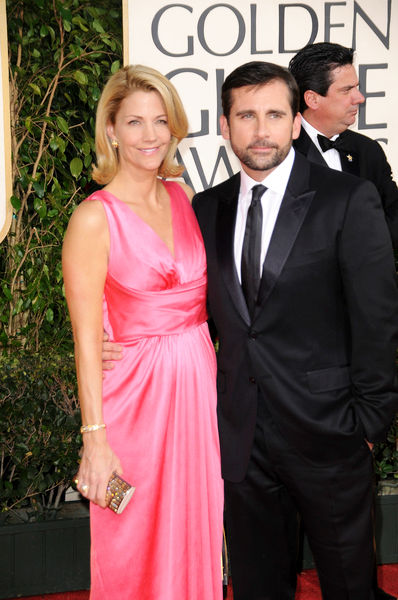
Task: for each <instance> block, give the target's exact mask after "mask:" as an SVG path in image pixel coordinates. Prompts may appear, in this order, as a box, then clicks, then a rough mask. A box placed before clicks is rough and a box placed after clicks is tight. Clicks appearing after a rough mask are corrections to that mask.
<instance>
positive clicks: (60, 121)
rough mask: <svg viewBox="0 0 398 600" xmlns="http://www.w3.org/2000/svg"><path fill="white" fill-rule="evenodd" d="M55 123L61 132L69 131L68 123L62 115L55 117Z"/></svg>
mask: <svg viewBox="0 0 398 600" xmlns="http://www.w3.org/2000/svg"><path fill="white" fill-rule="evenodd" d="M57 125H58V127H59V128H60V130H61V131H62V133H69V127H68V123H67V122H66V121H65V119H64V118H63V117H60V116H58V117H57Z"/></svg>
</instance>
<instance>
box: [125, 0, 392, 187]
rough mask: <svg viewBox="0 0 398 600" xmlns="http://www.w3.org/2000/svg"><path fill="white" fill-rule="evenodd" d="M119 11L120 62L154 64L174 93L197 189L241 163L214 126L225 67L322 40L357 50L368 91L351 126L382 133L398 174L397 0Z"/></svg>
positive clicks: (143, 5) (199, 2) (198, 4)
mask: <svg viewBox="0 0 398 600" xmlns="http://www.w3.org/2000/svg"><path fill="white" fill-rule="evenodd" d="M123 12H124V27H123V29H124V63H125V64H134V63H135V64H137V63H141V64H146V65H149V66H151V67H154V68H156V69H158V70H159V71H161V72H162V73H164V74H165V75H167V77H168V78H170V79H171V80H172V81H173V83H174V84H175V86H176V88H177V89H178V91H179V93H180V95H181V98H182V100H183V103H184V106H185V108H186V111H187V114H188V119H189V125H190V129H189V131H190V133H189V136H188V138H187V139H186V140H184V141H183V142H182V143H181V144H180V147H179V148H180V150H179V151H180V154H181V156H180V158H181V160H182V161H183V163H184V165H185V167H186V173H185V175H184V178H185V179H186V181H187V183H189V184H191V185H192V187H193V188H194V189H195V190H196V191H199V190H201V189H203V188H207V187H209V186H211V185H214V184H216V183H219V182H221V181H223V180H224V179H226V178H228V177H229V176H230V175H231V174H232V173H234V172H236V171H237V170H238V169H239V164H238V162H237V160H236V158H235V157H234V155H233V154H232V152H231V150H230V148H229V146H227V145H226V144H225V143H224V140H223V139H222V138H221V135H220V130H219V116H220V112H221V104H220V89H221V85H222V83H223V81H224V79H225V77H226V76H227V75H228V73H230V72H231V71H232V70H233V69H234V68H235V67H237V66H238V65H240V64H243V63H245V62H248V61H250V60H265V61H269V62H275V63H278V64H281V65H283V66H287V65H288V62H289V60H290V58H291V57H292V56H293V55H294V54H295V53H296V52H297V51H298V50H299V49H300V48H302V47H303V46H305V45H306V44H308V43H313V42H321V41H330V42H336V43H339V44H343V45H344V46H349V47H352V48H354V49H355V50H356V63H355V65H356V68H357V71H358V75H359V82H360V89H361V92H362V93H363V94H364V96H365V97H366V103H365V104H363V105H362V106H361V107H360V110H359V115H358V122H357V124H356V129H357V130H358V131H360V132H361V133H364V134H365V135H368V136H370V137H372V138H374V139H377V140H379V141H380V143H381V144H382V145H383V148H384V150H385V152H386V154H387V157H388V159H389V162H390V164H391V166H392V169H393V171H395V175H396V176H397V175H398V140H397V137H396V136H395V137H394V135H393V132H394V131H398V111H397V110H396V106H397V99H398V82H397V79H396V77H395V76H394V74H395V73H397V72H398V3H397V2H393V1H392V0H377V2H375V1H374V0H346V1H335V2H325V1H322V0H304V1H303V2H300V3H292V2H280V1H277V0H267V2H264V0H263V1H258V2H253V1H250V0H230V2H228V3H215V2H214V1H213V2H212V1H210V0H188V1H187V2H184V3H182V2H175V3H174V2H165V0H151V2H142V0H123Z"/></svg>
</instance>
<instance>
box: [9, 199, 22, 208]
mask: <svg viewBox="0 0 398 600" xmlns="http://www.w3.org/2000/svg"><path fill="white" fill-rule="evenodd" d="M10 201H11V206H12V207H13V209H14V210H16V211H18V210H19V209H20V208H21V199H20V198H18V196H11V198H10Z"/></svg>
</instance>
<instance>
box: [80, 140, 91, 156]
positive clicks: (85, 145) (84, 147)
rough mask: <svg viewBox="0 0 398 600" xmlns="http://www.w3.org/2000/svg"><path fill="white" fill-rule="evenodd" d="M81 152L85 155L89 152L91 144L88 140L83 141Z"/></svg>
mask: <svg viewBox="0 0 398 600" xmlns="http://www.w3.org/2000/svg"><path fill="white" fill-rule="evenodd" d="M82 152H83V154H84V155H85V156H87V155H88V154H90V153H91V146H90V144H89V143H88V142H83V144H82Z"/></svg>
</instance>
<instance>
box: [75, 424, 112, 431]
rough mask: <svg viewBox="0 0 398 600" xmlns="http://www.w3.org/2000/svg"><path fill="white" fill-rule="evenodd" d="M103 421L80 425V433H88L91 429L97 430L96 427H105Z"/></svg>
mask: <svg viewBox="0 0 398 600" xmlns="http://www.w3.org/2000/svg"><path fill="white" fill-rule="evenodd" d="M105 427H106V425H105V423H100V424H99V425H82V426H81V427H80V433H90V432H91V431H97V430H98V429H105Z"/></svg>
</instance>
